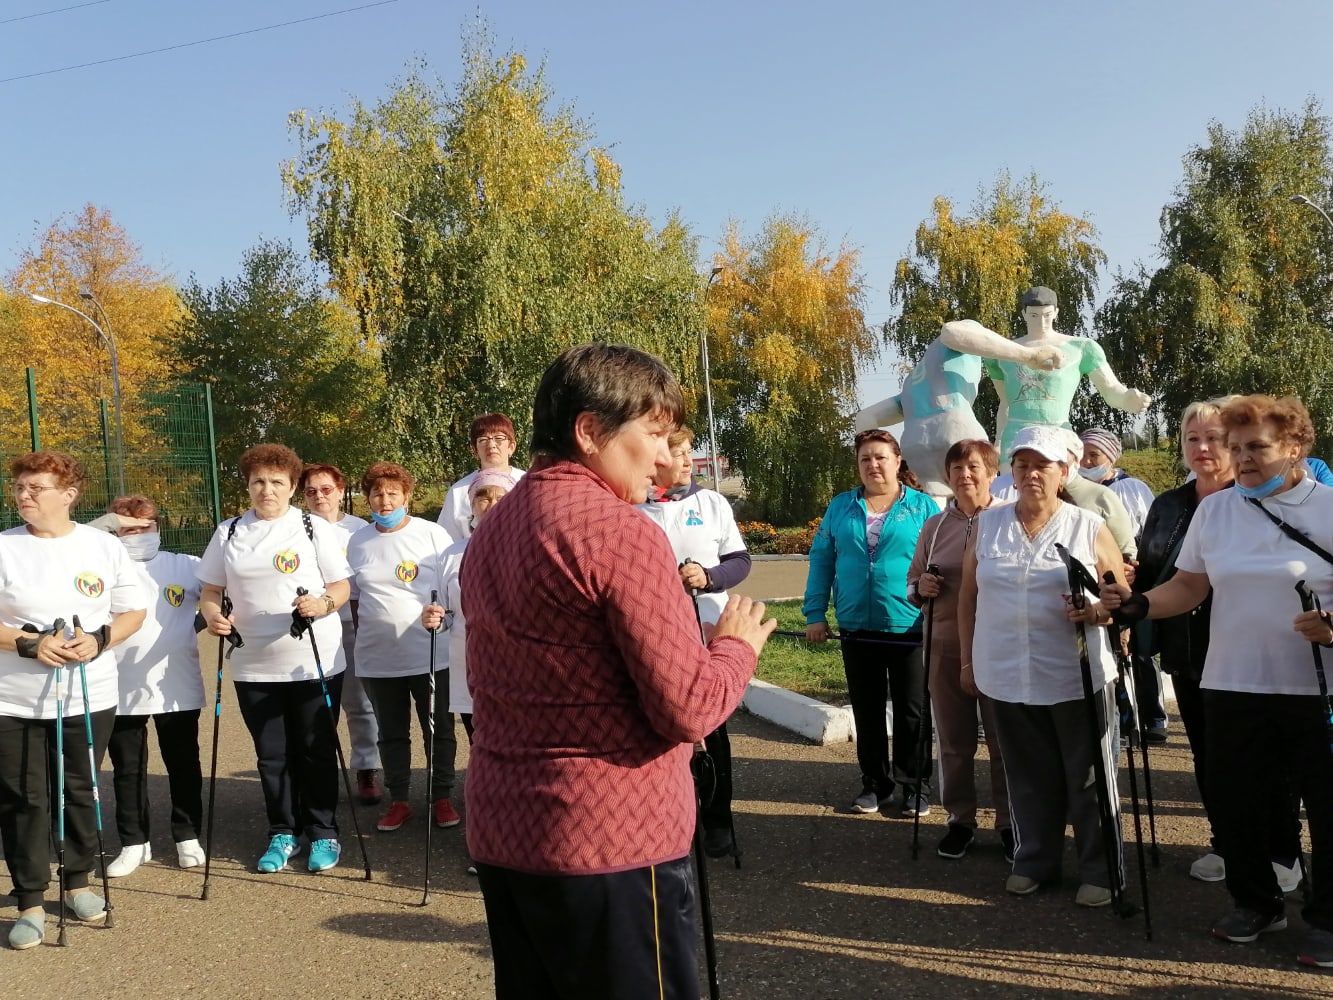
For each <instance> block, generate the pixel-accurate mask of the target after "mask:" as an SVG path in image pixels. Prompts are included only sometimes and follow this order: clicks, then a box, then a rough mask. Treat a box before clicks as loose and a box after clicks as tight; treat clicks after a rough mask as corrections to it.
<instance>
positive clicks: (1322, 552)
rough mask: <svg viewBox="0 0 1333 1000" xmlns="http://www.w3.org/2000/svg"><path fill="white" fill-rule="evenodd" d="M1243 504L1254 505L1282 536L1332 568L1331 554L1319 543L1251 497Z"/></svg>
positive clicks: (1332, 559) (1332, 554)
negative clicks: (1307, 550)
mask: <svg viewBox="0 0 1333 1000" xmlns="http://www.w3.org/2000/svg"><path fill="white" fill-rule="evenodd" d="M1245 502H1246V503H1251V504H1254V506H1255V507H1256V508H1258V509H1259V510H1260V511H1262V512H1263V515H1264V517H1266V518H1268V519H1269V520H1270V521H1272V522H1273V523H1274V524H1276V525H1277V527H1278V530H1279V531H1281V532H1282V534H1284V535H1286V536H1287V537H1288V538H1290V539H1291V540H1292V541H1293V542H1295V543H1296V544H1297V545H1300V546H1303V547H1304V548H1307V549H1309V550H1310V551H1311V552H1313V553H1314V554H1315V555H1317V556H1319V557H1320V558H1322V559H1323V560H1324V561H1325V562H1326V563H1328V564H1329V565H1330V566H1333V552H1329V551H1328V549H1325V548H1322V547H1321V546H1320V545H1319V543H1318V542H1316V541H1314V540H1313V539H1310V538H1306V537H1305V536H1304V535H1302V534H1301V533H1300V532H1299V531H1297V530H1296V529H1295V528H1293V527H1292V526H1291V525H1289V524H1288V523H1287V522H1286V521H1284V520H1282V518H1280V517H1278V516H1277V515H1275V514H1274V513H1273V512H1272V511H1271V510H1269V509H1268V508H1267V507H1265V506H1264V505H1263V504H1261V503H1260V502H1259V501H1258V500H1255V499H1254V498H1253V497H1248V498H1246V501H1245Z"/></svg>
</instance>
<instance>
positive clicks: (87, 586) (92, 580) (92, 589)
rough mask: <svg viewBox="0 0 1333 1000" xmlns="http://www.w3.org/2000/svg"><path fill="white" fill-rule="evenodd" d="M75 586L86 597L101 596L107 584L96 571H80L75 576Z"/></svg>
mask: <svg viewBox="0 0 1333 1000" xmlns="http://www.w3.org/2000/svg"><path fill="white" fill-rule="evenodd" d="M74 586H75V587H77V588H78V590H79V593H80V594H82V595H83V596H84V597H101V596H102V594H103V592H104V591H105V590H106V584H105V583H103V582H102V578H101V577H100V576H98V575H97V574H96V573H80V574H79V575H78V576H76V577H75V578H74Z"/></svg>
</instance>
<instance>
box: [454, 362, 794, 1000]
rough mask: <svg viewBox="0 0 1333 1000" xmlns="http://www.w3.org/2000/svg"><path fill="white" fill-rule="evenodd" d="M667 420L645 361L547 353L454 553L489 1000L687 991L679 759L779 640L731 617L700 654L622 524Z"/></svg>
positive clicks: (662, 567)
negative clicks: (473, 523)
mask: <svg viewBox="0 0 1333 1000" xmlns="http://www.w3.org/2000/svg"><path fill="white" fill-rule="evenodd" d="M683 408H684V401H683V398H682V395H681V391H680V386H679V384H678V383H677V382H676V380H675V378H674V377H673V376H672V375H671V373H670V371H668V370H667V368H666V366H665V365H663V364H662V362H660V361H659V360H657V359H656V358H654V357H652V356H651V355H647V354H644V353H643V352H641V351H637V350H635V349H633V348H629V347H621V346H616V345H606V344H586V345H583V346H580V347H573V348H570V349H568V350H566V351H565V352H564V353H562V354H561V355H560V356H559V357H558V358H557V359H556V360H555V361H554V362H553V363H552V364H551V366H550V367H549V368H548V369H547V370H546V373H545V374H544V375H543V376H542V379H541V382H540V384H539V385H538V387H537V395H536V399H535V401H534V403H533V450H534V452H535V453H536V454H537V455H538V456H539V457H538V460H537V462H536V463H535V467H534V468H533V469H532V470H531V471H530V472H529V473H528V474H527V475H526V476H524V477H523V479H522V480H520V481H519V483H518V485H517V486H515V487H514V490H513V491H512V492H511V493H510V494H509V495H508V496H506V497H505V498H504V499H503V500H501V501H500V502H499V503H498V504H496V506H495V509H494V510H493V511H491V512H490V513H489V514H487V515H486V518H485V520H484V521H482V522H481V524H480V525H478V527H477V531H476V534H475V535H474V536H473V538H472V541H471V542H469V543H468V552H467V556H466V557H465V558H464V560H463V568H462V576H461V579H460V586H461V592H462V602H463V613H464V614H465V615H466V617H467V629H468V633H467V672H468V679H469V682H470V684H471V687H472V699H473V716H472V721H473V743H472V759H471V762H470V765H469V769H468V780H467V791H466V795H467V814H468V827H467V830H468V838H467V839H468V848H469V851H470V853H471V856H472V858H473V859H474V860H475V861H476V864H477V868H478V871H479V875H480V878H481V890H482V896H483V898H484V900H485V903H486V919H487V925H488V927H489V930H490V938H491V951H492V954H493V956H494V960H495V977H496V995H497V996H498V997H502V998H506V1000H511V998H527V997H533V998H537V997H540V998H544V1000H545V998H568V1000H575V998H577V1000H589V998H603V997H604V998H612V997H652V996H659V997H660V996H672V997H693V996H696V995H697V994H698V992H699V984H698V966H697V957H696V952H695V935H696V927H695V921H694V896H693V878H692V874H691V866H690V861H689V857H688V852H689V847H690V841H691V837H692V834H693V831H694V828H695V797H694V787H693V782H692V780H691V776H690V758H691V744H693V743H695V742H697V741H699V740H701V739H703V738H704V736H706V735H707V734H708V733H710V732H712V731H713V730H714V729H716V728H717V727H718V725H719V724H721V722H722V721H723V720H724V719H726V718H727V716H728V715H730V714H731V712H732V711H733V710H734V709H735V707H736V705H737V703H738V702H739V701H740V698H741V695H742V693H743V692H744V690H745V685H746V683H747V682H748V681H749V678H750V676H751V674H752V673H753V672H754V667H755V662H756V659H757V657H758V654H759V650H760V649H761V648H762V646H763V644H764V642H765V641H766V640H767V637H768V636H769V635H770V634H771V632H772V630H773V629H774V628H775V627H776V622H774V621H773V620H772V619H769V620H768V621H762V617H763V605H762V604H752V603H751V602H750V601H749V600H748V599H746V598H740V597H735V598H732V601H731V602H730V603H729V605H728V607H727V610H726V611H724V612H723V613H722V616H721V617H720V618H719V619H718V624H717V628H716V629H715V630H714V632H713V635H712V638H711V639H710V640H709V642H708V645H707V646H705V645H703V644H702V643H701V642H700V641H699V632H698V627H697V625H696V623H695V619H694V609H693V608H692V607H691V605H690V599H689V598H688V597H687V596H686V594H685V591H684V590H683V589H682V588H681V586H680V583H679V579H680V578H679V575H678V571H677V568H676V560H675V556H674V555H673V554H672V552H671V546H670V545H669V544H668V543H667V539H666V536H665V535H664V534H663V533H662V532H661V530H660V529H658V527H657V526H656V525H654V524H652V523H651V522H649V521H648V519H647V518H645V517H644V516H643V515H642V514H640V513H639V512H638V511H637V510H635V509H634V505H635V504H638V503H642V502H643V501H644V500H645V499H646V496H647V492H648V488H649V486H650V485H651V483H652V479H653V476H654V474H655V473H656V472H657V470H658V469H660V468H664V467H666V466H667V465H669V464H670V461H671V457H670V454H669V453H668V451H667V436H668V435H669V434H670V433H671V431H672V430H674V429H675V428H676V426H678V425H679V423H680V418H681V412H682V410H683ZM644 595H652V596H651V599H649V600H645V599H644Z"/></svg>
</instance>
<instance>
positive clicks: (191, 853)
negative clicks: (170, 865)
mask: <svg viewBox="0 0 1333 1000" xmlns="http://www.w3.org/2000/svg"><path fill="white" fill-rule="evenodd" d="M205 860H207V859H206V858H205V857H204V847H203V845H202V844H200V843H199V841H197V840H182V841H180V842H179V843H178V844H177V845H176V863H177V864H178V865H180V866H181V867H182V868H198V867H199V866H200V865H202V864H203V863H204V861H205Z"/></svg>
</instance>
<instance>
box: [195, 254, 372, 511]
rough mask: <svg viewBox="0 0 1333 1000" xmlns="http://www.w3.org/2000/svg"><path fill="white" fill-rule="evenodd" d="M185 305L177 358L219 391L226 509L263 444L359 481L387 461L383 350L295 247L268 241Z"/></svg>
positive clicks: (218, 419) (220, 453)
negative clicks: (381, 415) (239, 465)
mask: <svg viewBox="0 0 1333 1000" xmlns="http://www.w3.org/2000/svg"><path fill="white" fill-rule="evenodd" d="M182 299H183V301H184V303H185V308H186V311H187V312H186V316H185V317H184V318H183V319H182V320H180V322H179V323H178V324H177V327H176V331H175V337H174V341H175V351H176V356H177V359H178V361H179V363H180V365H181V366H182V367H183V368H184V369H185V372H186V377H187V378H189V379H191V380H194V381H201V382H211V383H212V385H213V406H214V413H215V414H216V426H217V438H218V462H219V465H220V467H221V469H222V472H223V475H222V486H223V489H224V493H225V500H226V502H227V505H228V506H229V507H230V506H233V505H235V504H236V503H237V502H239V501H241V500H242V498H243V496H244V487H243V484H242V483H241V482H240V481H239V480H238V479H237V477H236V476H235V474H234V471H235V469H236V461H237V459H238V458H239V457H240V455H241V452H243V451H245V449H246V448H248V447H250V446H251V445H254V444H258V443H260V442H262V441H276V442H280V443H282V444H286V445H288V446H289V447H291V448H294V449H295V450H296V452H297V454H299V455H300V456H301V457H302V458H304V459H306V460H307V461H318V462H330V463H332V464H335V465H338V466H340V467H341V468H342V469H343V470H344V471H345V472H347V473H348V475H349V476H350V477H352V479H353V480H355V479H356V478H358V477H359V476H360V473H361V471H362V470H363V469H364V468H365V467H366V466H367V465H368V464H369V463H370V462H372V461H374V460H376V459H378V458H382V457H386V455H385V449H386V442H385V440H384V435H383V434H382V433H381V432H380V430H379V426H380V425H379V422H378V420H377V419H376V414H377V412H378V410H379V409H380V407H381V406H382V404H383V394H384V377H383V372H382V370H381V368H380V365H379V358H378V354H379V351H378V348H377V346H376V345H375V344H374V343H367V342H366V341H364V340H363V339H362V338H361V336H360V334H359V332H358V329H357V324H356V318H355V316H353V315H352V314H351V313H350V312H349V311H348V310H347V309H346V308H345V307H344V306H342V305H340V304H338V303H336V302H334V301H331V300H330V299H329V298H328V297H327V296H326V295H325V294H324V292H323V290H322V289H321V288H320V285H319V282H318V281H317V280H316V279H315V278H314V276H313V275H312V274H311V273H310V269H309V267H308V266H307V265H306V264H304V263H303V262H302V260H301V258H300V257H299V256H298V255H297V254H296V252H295V251H294V250H293V249H292V247H291V245H290V244H288V243H283V242H270V241H261V242H260V243H258V244H256V245H255V246H254V247H252V248H251V249H250V250H248V251H246V253H245V254H244V256H243V257H242V259H241V273H240V275H239V276H238V277H237V278H235V279H225V278H224V279H223V280H221V281H219V282H218V283H217V284H216V285H214V286H212V287H211V288H205V287H204V286H202V285H200V283H199V282H198V281H197V280H195V279H194V278H191V279H190V281H189V282H188V283H187V284H186V286H185V288H184V290H183V292H182Z"/></svg>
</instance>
